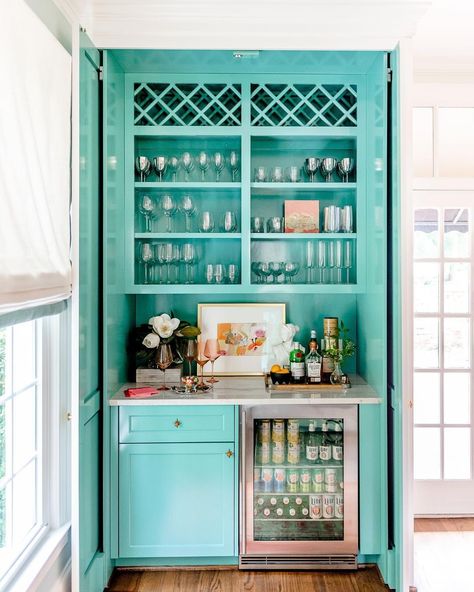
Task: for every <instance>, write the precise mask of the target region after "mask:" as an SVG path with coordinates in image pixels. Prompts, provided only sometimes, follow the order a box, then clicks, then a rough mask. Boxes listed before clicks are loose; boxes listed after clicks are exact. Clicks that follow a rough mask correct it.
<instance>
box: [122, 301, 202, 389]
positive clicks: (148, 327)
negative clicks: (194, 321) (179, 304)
mask: <svg viewBox="0 0 474 592" xmlns="http://www.w3.org/2000/svg"><path fill="white" fill-rule="evenodd" d="M199 334H200V330H199V329H198V327H194V326H193V325H191V324H190V323H189V322H188V321H182V320H180V319H178V318H175V317H174V316H173V313H171V316H170V315H169V314H167V313H163V314H160V315H157V316H154V317H151V318H150V319H149V321H148V323H147V324H143V325H140V326H139V327H137V328H136V329H135V331H134V334H133V339H134V348H135V364H136V368H137V370H136V381H137V382H150V383H157V382H162V381H164V379H165V371H167V372H168V373H167V374H166V378H167V379H168V382H173V383H180V382H181V375H182V366H183V362H184V359H185V357H186V351H187V350H188V349H189V348H188V347H186V346H187V345H188V341H189V340H196V339H197V337H198V335H199ZM165 350H166V351H165ZM165 354H166V355H165ZM168 368H169V370H168Z"/></svg>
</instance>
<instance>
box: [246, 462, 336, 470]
mask: <svg viewBox="0 0 474 592" xmlns="http://www.w3.org/2000/svg"><path fill="white" fill-rule="evenodd" d="M343 467H344V463H342V462H341V463H329V464H320V465H292V464H287V465H286V464H284V463H283V464H282V463H279V464H273V463H267V464H264V465H262V464H255V465H254V468H255V469H342V468H343Z"/></svg>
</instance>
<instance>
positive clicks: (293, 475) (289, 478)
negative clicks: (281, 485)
mask: <svg viewBox="0 0 474 592" xmlns="http://www.w3.org/2000/svg"><path fill="white" fill-rule="evenodd" d="M299 486H300V472H299V470H298V469H288V470H287V471H286V490H287V492H288V493H298V490H299Z"/></svg>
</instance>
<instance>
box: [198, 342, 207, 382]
mask: <svg viewBox="0 0 474 592" xmlns="http://www.w3.org/2000/svg"><path fill="white" fill-rule="evenodd" d="M196 362H197V363H198V365H199V368H200V374H201V376H200V377H199V382H198V383H197V385H196V388H198V389H203V388H205V387H206V383H205V382H204V366H205V365H206V364H207V363H208V362H209V360H208V359H207V357H206V356H205V355H204V343H201V342H200V341H199V342H198V347H197V354H196Z"/></svg>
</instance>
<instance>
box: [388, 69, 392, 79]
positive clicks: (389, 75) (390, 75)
mask: <svg viewBox="0 0 474 592" xmlns="http://www.w3.org/2000/svg"><path fill="white" fill-rule="evenodd" d="M387 82H392V68H387Z"/></svg>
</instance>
